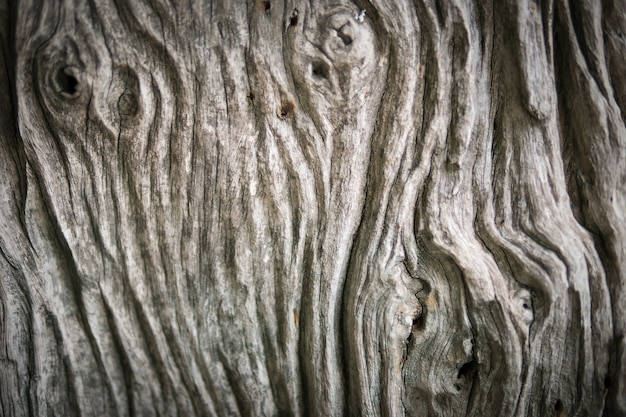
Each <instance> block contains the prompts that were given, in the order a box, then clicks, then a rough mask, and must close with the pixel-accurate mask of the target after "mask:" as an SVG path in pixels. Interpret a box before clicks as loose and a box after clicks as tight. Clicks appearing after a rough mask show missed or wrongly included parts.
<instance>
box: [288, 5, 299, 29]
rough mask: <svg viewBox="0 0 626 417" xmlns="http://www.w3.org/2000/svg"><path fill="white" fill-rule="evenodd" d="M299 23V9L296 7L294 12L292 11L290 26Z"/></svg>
mask: <svg viewBox="0 0 626 417" xmlns="http://www.w3.org/2000/svg"><path fill="white" fill-rule="evenodd" d="M297 24H298V9H295V10H294V11H293V13H291V17H290V18H289V27H294V26H296V25H297Z"/></svg>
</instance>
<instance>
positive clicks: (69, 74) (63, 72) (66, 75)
mask: <svg viewBox="0 0 626 417" xmlns="http://www.w3.org/2000/svg"><path fill="white" fill-rule="evenodd" d="M54 82H55V83H56V85H57V89H58V92H60V93H63V94H64V95H67V96H75V95H76V93H77V92H78V88H77V87H78V80H77V79H76V77H74V75H73V71H72V70H71V68H69V67H65V68H61V69H59V70H58V71H57V73H56V76H55V78H54Z"/></svg>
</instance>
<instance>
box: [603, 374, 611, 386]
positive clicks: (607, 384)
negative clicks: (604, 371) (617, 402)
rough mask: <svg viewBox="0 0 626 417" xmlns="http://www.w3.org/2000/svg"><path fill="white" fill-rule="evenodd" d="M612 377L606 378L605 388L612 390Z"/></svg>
mask: <svg viewBox="0 0 626 417" xmlns="http://www.w3.org/2000/svg"><path fill="white" fill-rule="evenodd" d="M611 383H612V381H611V377H610V376H609V375H607V376H605V377H604V388H606V389H610V388H611Z"/></svg>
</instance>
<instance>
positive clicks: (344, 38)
mask: <svg viewBox="0 0 626 417" xmlns="http://www.w3.org/2000/svg"><path fill="white" fill-rule="evenodd" d="M337 36H339V37H340V38H341V40H342V41H343V44H344V45H346V46H348V45H350V44H351V43H352V37H351V36H349V35H346V34H345V33H342V32H341V31H339V32H337Z"/></svg>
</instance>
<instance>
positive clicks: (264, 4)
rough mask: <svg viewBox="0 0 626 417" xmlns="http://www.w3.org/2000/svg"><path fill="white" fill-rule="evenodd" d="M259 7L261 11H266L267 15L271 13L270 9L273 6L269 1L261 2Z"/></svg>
mask: <svg viewBox="0 0 626 417" xmlns="http://www.w3.org/2000/svg"><path fill="white" fill-rule="evenodd" d="M259 6H260V8H261V10H262V11H264V12H265V13H269V12H270V9H271V8H272V5H271V4H270V2H269V1H268V0H264V1H261V2H260V3H259Z"/></svg>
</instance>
